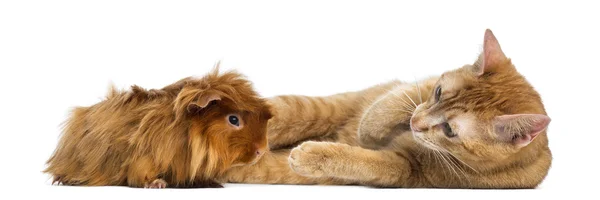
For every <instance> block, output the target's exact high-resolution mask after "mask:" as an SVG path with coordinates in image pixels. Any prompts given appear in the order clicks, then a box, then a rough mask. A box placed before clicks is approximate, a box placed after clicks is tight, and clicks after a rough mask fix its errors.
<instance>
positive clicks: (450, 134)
mask: <svg viewBox="0 0 600 200" xmlns="http://www.w3.org/2000/svg"><path fill="white" fill-rule="evenodd" d="M442 130H443V131H444V134H445V135H446V136H447V137H455V136H456V134H455V133H454V132H452V127H450V124H448V122H444V123H443V124H442Z"/></svg>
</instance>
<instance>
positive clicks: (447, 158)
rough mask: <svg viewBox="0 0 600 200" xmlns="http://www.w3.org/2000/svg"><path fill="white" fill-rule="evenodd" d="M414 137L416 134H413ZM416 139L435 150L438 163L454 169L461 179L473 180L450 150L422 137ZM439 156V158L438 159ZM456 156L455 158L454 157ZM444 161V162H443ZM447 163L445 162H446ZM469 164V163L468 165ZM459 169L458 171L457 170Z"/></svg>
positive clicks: (432, 150)
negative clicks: (468, 176)
mask: <svg viewBox="0 0 600 200" xmlns="http://www.w3.org/2000/svg"><path fill="white" fill-rule="evenodd" d="M413 137H414V136H413ZM415 138H416V139H418V140H420V141H422V142H423V143H425V144H426V145H427V146H429V147H430V148H429V149H430V150H431V152H434V155H435V159H436V163H437V162H439V164H440V165H442V166H445V168H447V169H448V171H450V170H452V172H453V173H454V174H455V175H456V176H457V177H458V178H459V179H460V178H464V179H466V180H467V181H468V182H469V183H470V182H471V181H470V180H469V179H468V178H467V173H466V171H464V169H463V167H461V166H462V165H459V164H458V163H456V161H454V159H456V160H459V161H460V159H458V158H456V156H454V155H453V154H452V153H450V152H449V151H448V150H446V149H444V148H442V147H440V146H438V145H436V144H434V143H433V142H430V141H427V140H424V139H421V138H417V137H415ZM438 157H439V160H440V161H438ZM453 158H454V159H453ZM441 161H443V163H442V162H441ZM460 162H463V161H460ZM444 163H445V164H444ZM463 164H464V165H467V164H466V163H464V162H463ZM467 166H468V165H467ZM468 167H469V168H471V169H472V170H474V171H475V172H477V171H476V170H475V169H473V168H472V167H471V166H468ZM456 170H458V171H456ZM458 172H460V173H461V174H462V176H460V175H459V174H458Z"/></svg>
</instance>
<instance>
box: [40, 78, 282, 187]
mask: <svg viewBox="0 0 600 200" xmlns="http://www.w3.org/2000/svg"><path fill="white" fill-rule="evenodd" d="M269 110H270V108H269V106H268V105H267V103H266V100H265V99H263V98H261V97H259V95H258V94H257V93H256V92H255V91H254V90H253V88H252V85H251V83H250V82H249V81H248V80H246V79H245V78H244V77H243V76H242V75H241V74H239V73H236V72H226V73H223V74H219V72H218V68H217V69H215V70H214V71H213V72H212V73H209V74H207V75H206V76H204V77H202V78H199V79H195V78H185V79H182V80H180V81H178V82H176V83H173V84H171V85H169V86H166V87H164V88H162V89H159V90H156V89H152V90H145V89H143V88H141V87H138V86H135V85H134V86H132V89H131V91H117V90H115V89H114V88H113V89H111V91H110V92H109V94H108V96H107V98H106V100H104V101H102V102H100V103H98V104H95V105H92V106H90V107H77V108H75V109H74V110H73V112H72V114H71V116H70V118H69V119H68V120H67V121H66V122H65V126H64V130H63V133H62V137H61V138H60V141H59V143H58V146H57V148H56V150H55V152H54V154H53V155H52V157H51V158H50V159H49V160H48V162H47V164H48V168H47V169H46V170H45V172H47V173H49V174H51V175H52V176H53V177H54V178H53V183H59V184H64V185H87V186H101V185H102V186H106V185H121V186H131V187H150V188H164V187H180V188H193V187H222V186H221V185H220V184H219V183H217V182H215V181H214V179H213V178H215V177H216V176H219V175H220V174H221V173H223V172H224V171H225V170H227V169H228V168H230V167H232V166H236V165H246V164H252V163H254V162H256V161H257V160H258V159H260V157H261V156H262V155H263V153H264V152H265V151H267V150H268V147H267V136H266V131H267V130H266V126H267V121H268V120H269V119H270V118H271V117H272V115H271V112H270V111H269Z"/></svg>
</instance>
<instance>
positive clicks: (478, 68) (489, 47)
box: [474, 29, 507, 76]
mask: <svg viewBox="0 0 600 200" xmlns="http://www.w3.org/2000/svg"><path fill="white" fill-rule="evenodd" d="M506 59H507V58H506V56H505V55H504V52H502V48H500V43H499V42H498V39H496V36H494V33H492V31H491V30H490V29H486V30H485V35H484V37H483V52H482V53H481V55H479V59H478V60H477V62H476V64H475V65H474V67H475V69H474V70H475V73H476V74H477V75H478V76H481V75H483V74H484V73H485V72H489V71H492V70H495V68H496V67H499V66H500V64H501V63H503V62H505V61H506Z"/></svg>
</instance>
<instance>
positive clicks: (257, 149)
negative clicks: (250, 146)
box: [256, 148, 266, 156]
mask: <svg viewBox="0 0 600 200" xmlns="http://www.w3.org/2000/svg"><path fill="white" fill-rule="evenodd" d="M265 151H266V150H265V148H256V156H261V155H263V154H264V153H265Z"/></svg>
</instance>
